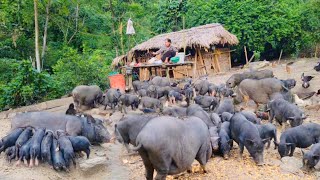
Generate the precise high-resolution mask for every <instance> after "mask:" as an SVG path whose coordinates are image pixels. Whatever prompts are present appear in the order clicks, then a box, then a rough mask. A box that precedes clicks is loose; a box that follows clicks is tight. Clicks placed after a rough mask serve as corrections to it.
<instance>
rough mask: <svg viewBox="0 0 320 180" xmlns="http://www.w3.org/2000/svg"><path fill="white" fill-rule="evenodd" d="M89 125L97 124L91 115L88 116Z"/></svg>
mask: <svg viewBox="0 0 320 180" xmlns="http://www.w3.org/2000/svg"><path fill="white" fill-rule="evenodd" d="M87 123H88V124H91V123H93V124H94V123H96V120H95V119H94V118H93V117H92V116H90V115H88V116H87Z"/></svg>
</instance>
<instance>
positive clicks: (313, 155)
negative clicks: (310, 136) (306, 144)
mask: <svg viewBox="0 0 320 180" xmlns="http://www.w3.org/2000/svg"><path fill="white" fill-rule="evenodd" d="M301 151H302V150H301ZM302 154H303V160H302V162H303V166H305V167H307V168H309V169H312V168H313V167H315V166H316V165H317V164H318V162H319V160H320V143H317V144H314V145H313V146H312V147H311V149H310V151H308V152H306V153H305V152H303V151H302Z"/></svg>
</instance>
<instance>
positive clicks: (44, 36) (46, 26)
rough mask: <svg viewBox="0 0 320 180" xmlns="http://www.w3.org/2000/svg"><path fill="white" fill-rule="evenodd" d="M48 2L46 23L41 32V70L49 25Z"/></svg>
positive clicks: (48, 5)
mask: <svg viewBox="0 0 320 180" xmlns="http://www.w3.org/2000/svg"><path fill="white" fill-rule="evenodd" d="M50 3H51V2H50V0H49V1H48V4H47V6H46V22H45V24H44V32H43V44H42V51H41V60H42V63H41V65H42V68H43V62H44V55H45V52H46V48H47V31H48V23H49V8H50Z"/></svg>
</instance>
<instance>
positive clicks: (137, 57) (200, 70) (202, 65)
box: [115, 23, 239, 78]
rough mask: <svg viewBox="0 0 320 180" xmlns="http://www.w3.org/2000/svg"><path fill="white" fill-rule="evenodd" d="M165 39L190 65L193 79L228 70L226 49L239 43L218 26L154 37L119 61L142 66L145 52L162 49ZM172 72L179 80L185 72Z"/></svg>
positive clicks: (212, 25) (200, 27)
mask: <svg viewBox="0 0 320 180" xmlns="http://www.w3.org/2000/svg"><path fill="white" fill-rule="evenodd" d="M166 38H169V39H171V41H172V46H174V47H176V48H177V49H178V50H179V52H185V54H186V55H187V61H191V62H194V64H193V68H190V67H189V68H190V69H188V71H190V73H189V74H192V76H193V77H195V76H201V75H206V74H213V73H219V72H225V71H228V70H230V68H231V51H230V47H231V46H233V45H237V44H238V43H239V41H238V39H237V37H236V36H235V35H233V34H231V33H230V32H228V31H227V30H226V29H224V27H223V26H222V25H221V24H218V23H213V24H207V25H203V26H198V27H193V28H190V29H185V30H181V31H177V32H171V33H166V34H160V35H157V36H155V37H153V38H151V39H149V40H147V41H145V42H143V43H141V44H138V45H136V46H135V47H133V48H132V49H131V50H130V51H129V52H128V53H127V56H126V58H124V57H121V58H122V59H126V61H127V63H128V62H132V61H134V62H140V63H145V62H146V61H148V60H149V59H150V58H151V56H152V55H151V53H149V52H150V51H152V52H153V51H156V50H158V49H159V48H160V47H161V46H163V45H164V40H165V39H166ZM188 55H189V56H188ZM121 58H120V59H121ZM115 60H119V58H116V59H115ZM125 63H126V62H123V64H125ZM174 71H175V72H176V74H178V75H179V74H180V76H178V77H177V78H179V77H183V76H184V73H183V72H182V71H185V67H183V66H181V67H176V68H175V70H174ZM179 71H180V72H181V73H179Z"/></svg>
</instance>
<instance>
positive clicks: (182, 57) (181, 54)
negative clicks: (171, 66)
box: [178, 52, 185, 63]
mask: <svg viewBox="0 0 320 180" xmlns="http://www.w3.org/2000/svg"><path fill="white" fill-rule="evenodd" d="M178 57H179V62H178V63H184V57H185V55H184V53H183V52H182V53H178Z"/></svg>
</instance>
